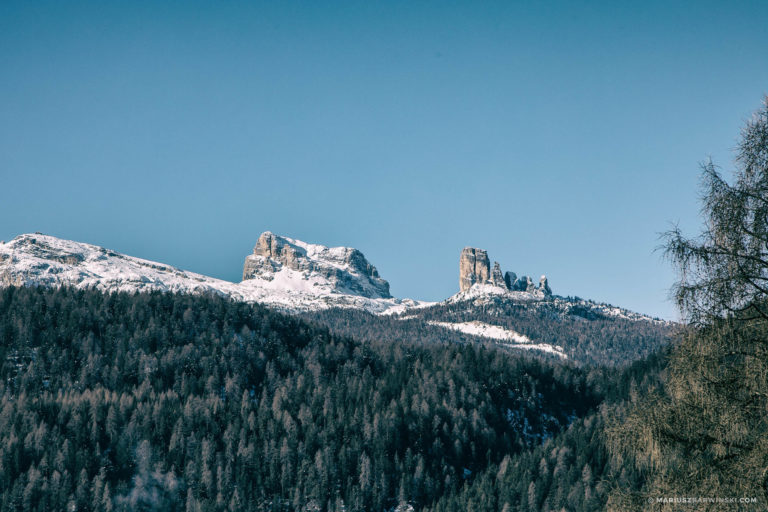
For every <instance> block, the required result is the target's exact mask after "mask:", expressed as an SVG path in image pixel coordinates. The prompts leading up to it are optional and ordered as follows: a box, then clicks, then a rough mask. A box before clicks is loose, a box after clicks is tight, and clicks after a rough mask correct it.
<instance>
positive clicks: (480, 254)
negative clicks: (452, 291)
mask: <svg viewBox="0 0 768 512" xmlns="http://www.w3.org/2000/svg"><path fill="white" fill-rule="evenodd" d="M476 284H479V285H490V286H494V287H497V288H502V289H505V290H509V291H513V292H527V293H536V294H541V295H544V296H549V295H552V290H551V289H550V288H549V283H548V282H547V278H546V276H541V279H540V280H539V284H538V286H537V285H536V284H534V282H533V279H531V278H530V277H529V276H520V277H517V274H515V273H514V272H504V273H502V270H501V266H500V265H499V263H498V262H496V261H495V262H493V269H491V268H490V264H489V260H488V253H487V252H486V251H484V250H483V249H478V248H476V247H465V248H464V249H463V250H462V251H461V257H460V259H459V290H460V291H462V292H465V291H467V290H469V289H470V288H472V286H473V285H476Z"/></svg>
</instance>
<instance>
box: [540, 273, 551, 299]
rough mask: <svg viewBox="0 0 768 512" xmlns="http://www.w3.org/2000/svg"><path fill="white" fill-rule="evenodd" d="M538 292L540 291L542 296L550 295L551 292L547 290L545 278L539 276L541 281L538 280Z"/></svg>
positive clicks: (547, 285) (547, 283)
mask: <svg viewBox="0 0 768 512" xmlns="http://www.w3.org/2000/svg"><path fill="white" fill-rule="evenodd" d="M539 290H541V291H542V293H544V295H552V290H551V289H550V288H549V281H547V276H541V279H539Z"/></svg>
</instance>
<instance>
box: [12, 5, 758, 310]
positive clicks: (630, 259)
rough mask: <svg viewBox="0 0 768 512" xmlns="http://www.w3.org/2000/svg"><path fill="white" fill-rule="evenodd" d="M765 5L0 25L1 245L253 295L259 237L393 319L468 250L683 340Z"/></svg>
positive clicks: (402, 9)
mask: <svg viewBox="0 0 768 512" xmlns="http://www.w3.org/2000/svg"><path fill="white" fill-rule="evenodd" d="M766 27H768V2H764V1H757V2H739V1H730V2H707V1H691V2H670V1H664V2H649V1H646V2H631V3H630V2H615V1H610V2H583V1H582V2H579V1H577V2H571V1H568V2H511V1H505V2H476V1H466V2H451V1H442V2H423V1H413V0H409V1H403V2H400V1H387V2H374V1H370V2H369V1H360V2H349V3H339V2H316V1H311V2H292V1H286V2H268V3H266V2H265V3H257V2H243V3H240V2H231V1H218V2H209V3H208V2H199V3H196V2H186V1H185V2H101V1H99V2H93V3H80V2H59V1H56V2H15V1H10V0H4V1H3V2H0V191H1V194H0V239H5V240H8V239H10V238H12V237H14V236H16V235H18V234H21V233H25V232H31V231H42V232H44V233H47V234H52V235H55V236H59V237H63V238H68V239H74V240H78V241H84V242H90V243H95V244H98V245H102V246H106V247H109V248H112V249H115V250H118V251H121V252H124V253H127V254H130V255H134V256H140V257H144V258H148V259H152V260H158V261H162V262H165V263H169V264H173V265H176V266H179V267H182V268H185V269H189V270H193V271H196V272H200V273H204V274H208V275H212V276H215V277H219V278H224V279H229V280H239V278H240V274H241V269H242V262H243V258H244V257H245V255H246V254H248V253H249V252H250V250H251V249H252V247H253V244H254V242H255V241H256V238H257V237H258V235H259V233H261V232H262V231H265V230H272V231H274V232H276V233H279V234H284V235H287V236H291V237H294V238H300V239H302V240H305V241H308V242H317V243H322V244H325V245H348V246H354V247H357V248H359V249H360V250H362V251H363V252H364V253H365V254H366V256H367V257H368V259H369V260H370V261H371V262H372V263H373V264H374V265H376V266H377V267H378V269H379V271H380V273H381V275H382V276H383V277H384V278H385V279H388V280H389V281H390V284H391V288H392V292H393V294H395V295H396V296H401V297H403V296H407V297H414V298H418V299H428V300H441V299H443V298H446V297H448V296H449V295H451V294H453V293H455V292H456V291H457V290H458V258H459V252H460V251H461V249H462V247H464V246H467V245H471V246H476V247H481V248H485V249H487V250H488V251H489V255H490V257H491V259H492V260H498V261H499V262H500V263H501V266H502V268H503V269H504V270H513V271H515V272H516V273H517V274H518V275H519V274H528V275H534V276H536V277H538V276H539V275H540V274H542V273H546V274H547V275H548V276H549V278H550V283H551V286H552V288H553V290H554V292H555V293H558V294H561V295H578V296H581V297H586V298H593V299H596V300H601V301H606V302H610V303H613V304H617V305H621V306H624V307H628V308H630V309H634V310H638V311H641V312H645V313H650V314H654V315H659V316H663V317H668V318H675V317H676V313H675V311H674V307H673V305H672V304H671V303H670V302H669V301H668V300H667V295H668V289H669V287H670V285H671V284H672V282H673V281H674V278H675V276H674V273H673V272H672V270H671V269H670V268H669V265H668V264H667V263H666V262H664V261H663V260H662V259H661V257H660V254H659V253H657V252H654V249H655V247H656V246H657V245H658V244H659V239H658V233H659V232H661V231H664V230H665V229H667V228H669V226H670V223H672V222H679V223H680V225H681V226H682V227H683V228H684V229H686V230H687V231H688V232H690V233H694V232H695V231H697V230H698V226H699V221H698V219H697V215H698V208H699V205H698V195H699V191H698V189H697V183H698V175H699V168H698V165H699V163H700V162H702V161H703V160H706V159H707V158H709V157H712V158H713V160H714V161H715V162H716V163H717V164H719V165H721V166H722V167H723V168H724V169H725V170H728V169H730V168H731V163H732V158H733V153H732V150H733V148H734V147H735V145H736V143H737V140H738V135H739V131H740V129H741V126H742V125H743V122H744V120H745V119H747V118H748V117H749V115H750V114H751V112H752V111H754V110H756V109H757V108H758V107H759V106H760V101H761V98H762V96H763V95H764V94H765V93H767V92H768V28H766Z"/></svg>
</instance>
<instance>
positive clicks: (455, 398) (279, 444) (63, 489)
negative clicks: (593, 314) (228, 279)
mask: <svg viewBox="0 0 768 512" xmlns="http://www.w3.org/2000/svg"><path fill="white" fill-rule="evenodd" d="M0 319H1V322H2V324H1V327H0V332H2V336H3V345H2V352H0V356H2V360H3V361H4V364H3V366H2V374H1V376H2V384H0V385H1V386H2V388H0V390H1V392H2V408H1V409H0V411H1V413H0V431H1V432H3V438H4V443H3V444H2V447H0V464H2V471H0V474H1V476H0V490H1V491H2V492H1V494H2V503H1V504H0V505H1V506H2V510H57V509H58V510H64V509H71V508H72V507H74V508H75V509H76V510H108V509H114V510H121V509H125V510H135V509H139V508H141V507H142V506H143V507H150V508H151V507H155V508H158V509H163V510H197V509H200V510H295V509H300V508H302V507H303V508H308V509H312V508H313V507H314V508H316V509H318V510H336V509H339V508H340V507H346V508H347V509H349V510H384V509H387V508H393V507H395V506H397V505H399V504H400V503H409V504H412V505H413V506H415V507H422V506H426V505H430V504H432V503H434V502H435V501H436V500H437V499H438V498H439V497H440V496H443V495H446V494H448V493H454V492H457V491H458V490H459V489H460V488H461V487H462V486H463V485H464V484H465V483H466V482H468V481H471V480H472V479H474V478H475V475H478V474H482V473H483V472H484V471H486V470H487V469H488V468H489V467H490V466H491V465H498V464H507V465H508V462H507V463H505V462H504V461H505V460H507V461H508V460H509V458H510V457H514V456H516V455H518V454H521V453H526V452H527V451H528V450H530V449H531V448H533V447H536V446H538V445H540V444H541V442H542V441H545V440H548V439H552V438H553V437H556V436H557V435H558V434H559V433H560V432H561V431H563V430H564V429H565V428H566V427H567V426H568V425H570V424H571V423H572V422H574V421H575V420H577V419H578V418H582V417H584V416H586V415H587V414H591V413H592V412H593V411H594V410H595V408H596V407H597V405H598V404H600V403H601V402H602V401H604V400H605V398H606V394H607V393H608V391H607V390H609V389H611V388H612V386H611V384H610V382H609V380H610V379H611V378H612V377H613V376H612V374H610V373H608V372H605V371H593V372H591V373H588V372H586V371H584V370H581V369H578V368H575V367H570V366H565V365H560V366H552V365H547V364H544V363H542V362H540V361H538V360H536V359H533V358H521V357H519V356H514V355H510V354H508V353H505V352H503V351H500V350H496V349H494V348H492V347H486V346H482V345H461V344H455V343H454V344H439V343H437V344H436V343H429V344H425V343H402V344H392V343H387V344H376V343H365V344H361V343H358V342H356V341H354V340H352V339H350V338H338V337H335V336H331V335H329V334H328V332H327V331H323V330H321V329H318V328H312V327H310V326H308V325H307V324H305V323H302V322H301V321H297V320H295V319H292V318H290V317H287V316H283V315H279V314H276V313H272V312H269V311H267V310H265V309H261V308H259V307H253V306H249V305H244V304H238V303H234V302H231V301H227V300H225V299H221V298H206V297H195V296H182V295H170V294H160V293H155V294H136V295H128V294H102V293H99V292H94V291H76V290H72V289H67V288H62V289H57V290H51V289H45V288H6V289H4V290H3V291H2V293H1V294H0ZM585 428H586V430H585V431H589V427H585ZM579 478H581V477H579Z"/></svg>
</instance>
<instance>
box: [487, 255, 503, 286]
mask: <svg viewBox="0 0 768 512" xmlns="http://www.w3.org/2000/svg"><path fill="white" fill-rule="evenodd" d="M490 282H491V284H492V285H493V286H502V287H504V286H507V284H506V282H505V281H504V276H503V275H502V273H501V267H500V266H499V262H498V261H494V262H493V270H491V281H490Z"/></svg>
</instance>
